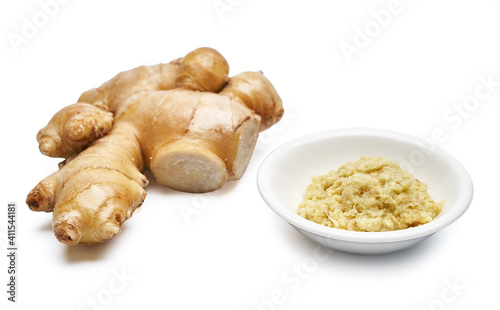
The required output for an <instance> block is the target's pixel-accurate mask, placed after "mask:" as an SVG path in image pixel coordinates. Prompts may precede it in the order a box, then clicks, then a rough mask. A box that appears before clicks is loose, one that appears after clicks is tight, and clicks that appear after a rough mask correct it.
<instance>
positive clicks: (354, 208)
mask: <svg viewBox="0 0 500 310" xmlns="http://www.w3.org/2000/svg"><path fill="white" fill-rule="evenodd" d="M427 189H428V186H427V184H426V183H424V182H421V181H419V180H417V179H415V178H414V177H413V176H412V175H411V174H410V173H409V172H407V171H404V170H403V169H402V168H401V167H400V166H399V165H398V164H397V163H396V162H394V161H391V160H389V159H387V158H384V157H380V156H361V158H360V159H359V160H358V161H353V162H348V163H346V164H344V165H342V166H340V167H339V169H338V170H336V171H330V172H329V173H327V174H326V175H322V176H316V177H313V179H312V183H311V184H310V185H309V186H308V187H307V189H306V193H305V195H304V200H303V201H302V202H301V203H300V204H299V208H298V210H297V213H298V214H299V215H300V216H302V217H304V218H306V219H308V220H311V221H313V222H316V223H318V224H322V225H325V226H328V227H333V228H340V229H346V230H354V231H368V232H377V231H391V230H400V229H406V228H409V227H415V226H419V225H422V224H425V223H428V222H430V221H432V220H433V219H434V218H435V217H436V216H437V215H438V214H439V213H440V212H441V209H442V207H443V204H444V202H435V201H434V199H432V197H431V196H430V195H429V193H428V192H427Z"/></svg>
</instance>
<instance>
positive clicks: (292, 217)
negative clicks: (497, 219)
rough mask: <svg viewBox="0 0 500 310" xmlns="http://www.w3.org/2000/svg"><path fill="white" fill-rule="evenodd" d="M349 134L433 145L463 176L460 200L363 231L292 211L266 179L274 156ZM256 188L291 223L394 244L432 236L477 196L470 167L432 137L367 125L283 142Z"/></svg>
mask: <svg viewBox="0 0 500 310" xmlns="http://www.w3.org/2000/svg"><path fill="white" fill-rule="evenodd" d="M346 136H367V137H377V138H386V139H390V140H394V141H396V142H405V143H411V144H413V145H415V147H416V148H418V149H423V146H426V145H427V146H428V145H430V144H431V145H432V152H433V153H435V154H437V155H438V156H440V157H443V158H444V159H445V160H446V162H448V163H449V164H450V167H453V169H454V171H455V172H456V173H458V174H459V175H460V178H459V180H458V181H457V183H458V184H459V185H460V189H461V190H460V191H459V195H460V196H459V199H457V203H456V204H455V206H454V207H453V208H451V209H450V210H449V211H448V212H446V213H445V214H443V216H441V217H439V218H436V219H434V220H433V221H431V222H429V223H426V224H423V225H420V226H417V227H411V228H407V229H402V230H395V231H385V232H360V231H350V230H344V229H338V228H332V227H327V226H323V225H321V224H318V223H315V222H312V221H310V220H307V219H305V218H303V217H301V216H300V215H298V214H296V213H295V212H291V210H290V209H289V208H288V207H287V206H286V205H285V204H284V203H283V202H281V201H280V200H279V199H278V198H277V197H276V195H274V194H273V192H272V191H271V190H270V187H269V186H266V184H267V183H266V182H267V180H268V176H269V173H270V171H271V170H270V168H272V166H271V164H272V161H273V159H274V158H275V157H279V156H280V154H281V153H283V152H286V151H287V150H289V149H290V148H293V147H296V146H299V145H301V144H305V143H306V142H319V141H322V140H326V139H334V138H340V137H346ZM257 188H258V191H259V193H260V195H261V197H262V199H263V200H264V201H265V202H266V204H267V205H268V206H269V207H270V208H271V210H273V211H274V213H276V214H277V215H278V216H280V217H281V218H283V219H284V220H286V221H287V222H288V223H289V224H291V225H292V226H294V227H296V228H300V229H302V230H305V231H307V232H309V233H312V234H315V235H318V236H322V237H326V238H329V239H335V240H340V241H348V242H358V243H392V242H401V241H406V240H412V239H417V238H422V237H426V236H430V235H432V234H434V233H435V232H437V231H439V230H441V229H443V228H445V227H447V226H448V225H450V224H451V223H453V222H455V221H456V220H457V219H458V218H460V217H461V216H462V215H463V214H464V213H465V211H467V209H468V208H469V206H470V204H471V202H472V197H473V195H474V187H473V183H472V179H471V177H470V175H469V173H468V172H467V170H466V169H465V168H464V166H463V165H462V164H461V163H460V162H459V161H458V160H457V159H456V158H455V157H453V156H452V155H451V154H450V153H448V152H447V151H446V150H444V149H443V148H441V147H440V146H439V145H437V144H435V143H433V142H430V141H429V140H426V139H423V138H420V137H416V136H412V135H409V134H405V133H401V132H397V131H392V130H387V129H378V128H368V127H353V128H341V129H331V130H324V131H319V132H315V133H310V134H307V135H304V136H301V137H298V138H295V139H292V140H290V141H288V142H286V143H284V144H282V145H281V146H279V147H277V148H276V149H274V150H273V151H272V152H271V153H269V154H268V155H267V156H266V158H264V160H263V161H262V163H261V165H260V167H259V169H258V171H257Z"/></svg>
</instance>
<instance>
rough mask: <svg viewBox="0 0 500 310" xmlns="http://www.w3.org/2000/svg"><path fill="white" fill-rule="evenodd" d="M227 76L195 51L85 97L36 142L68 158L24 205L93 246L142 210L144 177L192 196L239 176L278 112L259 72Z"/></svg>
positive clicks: (215, 59)
mask: <svg viewBox="0 0 500 310" xmlns="http://www.w3.org/2000/svg"><path fill="white" fill-rule="evenodd" d="M228 72H229V65H228V63H227V61H226V59H225V58H224V57H223V56H222V55H221V54H220V53H219V52H218V51H216V50H214V49H212V48H199V49H196V50H194V51H192V52H190V53H188V54H187V55H186V56H185V57H182V58H179V59H176V60H174V61H172V62H170V63H167V64H158V65H154V66H141V67H138V68H135V69H132V70H129V71H125V72H121V73H119V74H117V75H116V76H115V77H114V78H112V79H111V80H109V81H108V82H106V83H104V84H102V85H101V86H100V87H98V88H94V89H91V90H88V91H86V92H84V93H83V94H82V95H81V96H80V98H79V100H78V102H77V103H75V104H72V105H70V106H68V107H65V108H63V109H62V110H61V111H59V112H58V113H56V114H55V116H54V117H53V118H52V119H51V121H50V122H49V124H48V125H47V126H45V127H44V128H42V129H41V130H40V131H39V133H38V135H37V140H38V142H39V148H40V151H41V152H42V153H43V154H44V155H47V156H51V157H61V158H65V160H64V161H63V162H62V164H61V165H60V170H59V171H57V172H55V173H53V174H52V175H50V176H49V177H47V178H45V179H44V180H42V181H41V182H40V183H39V184H38V185H37V186H35V188H33V190H31V192H30V193H29V194H28V197H27V199H26V202H27V204H28V206H29V208H30V209H31V210H33V211H45V212H53V228H54V233H55V235H56V237H57V239H58V240H59V241H61V242H63V243H65V244H68V245H73V244H78V243H83V244H92V243H98V242H102V241H104V240H106V239H109V238H111V237H113V236H114V235H115V234H116V233H118V232H119V231H120V228H121V225H122V224H123V222H124V221H125V220H126V219H128V218H130V217H131V216H132V214H133V212H134V211H135V210H136V209H137V208H138V207H139V206H140V205H141V204H142V203H143V201H144V199H145V198H146V191H145V190H144V187H146V185H147V184H148V181H147V180H146V177H145V176H144V174H143V173H144V171H145V170H151V172H152V173H153V175H154V177H155V178H156V180H157V181H158V182H159V183H160V184H162V185H164V186H166V187H169V188H172V189H175V190H180V191H186V192H195V193H200V192H208V191H213V190H216V189H219V188H220V187H221V186H223V185H224V184H225V183H226V181H230V180H238V179H239V178H241V176H242V175H243V173H244V172H245V169H246V167H247V165H248V163H249V161H250V157H251V155H252V152H253V149H254V147H255V144H256V141H257V137H258V134H259V132H260V131H262V130H264V129H266V128H268V127H270V126H272V125H273V124H274V123H276V122H278V121H279V120H280V119H281V117H282V116H283V106H282V104H281V99H280V97H279V96H278V94H277V92H276V90H275V89H274V87H273V86H272V84H271V83H270V82H269V80H268V79H267V78H266V77H264V75H263V74H262V72H243V73H240V74H238V75H236V76H234V77H232V78H229V77H228ZM233 79H234V83H232V82H231V81H232V80H233ZM261 120H265V122H264V123H261ZM159 232H160V231H159Z"/></svg>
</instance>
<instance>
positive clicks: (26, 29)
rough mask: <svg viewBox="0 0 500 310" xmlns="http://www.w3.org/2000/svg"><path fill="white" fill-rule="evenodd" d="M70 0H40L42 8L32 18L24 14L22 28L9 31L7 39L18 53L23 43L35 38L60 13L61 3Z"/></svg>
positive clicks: (39, 4) (39, 3)
mask: <svg viewBox="0 0 500 310" xmlns="http://www.w3.org/2000/svg"><path fill="white" fill-rule="evenodd" d="M68 2H69V0H40V1H38V6H39V7H40V9H39V10H38V11H36V12H35V13H33V15H32V16H31V18H28V17H26V16H23V17H22V18H21V28H20V29H19V32H18V33H16V32H12V31H11V32H9V33H8V34H7V39H9V42H10V45H11V46H12V48H13V49H14V51H15V52H16V53H17V52H19V48H20V47H21V46H22V45H26V44H28V43H29V42H30V40H31V39H33V38H35V37H36V36H37V35H38V33H39V32H40V29H42V28H45V27H46V26H47V25H48V24H49V21H50V20H51V19H52V18H54V17H56V16H57V14H58V13H59V10H60V8H61V5H64V4H67V3H68Z"/></svg>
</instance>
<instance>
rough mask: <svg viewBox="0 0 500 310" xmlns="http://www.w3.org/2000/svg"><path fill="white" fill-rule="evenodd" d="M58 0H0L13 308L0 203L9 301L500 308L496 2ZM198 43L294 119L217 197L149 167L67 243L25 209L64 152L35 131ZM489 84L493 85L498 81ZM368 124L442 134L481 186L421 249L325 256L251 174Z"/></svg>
mask: <svg viewBox="0 0 500 310" xmlns="http://www.w3.org/2000/svg"><path fill="white" fill-rule="evenodd" d="M62 2H63V1H61V3H59V2H53V1H52V5H51V6H48V8H47V7H46V8H45V9H44V8H43V7H44V6H43V3H51V1H49V0H41V1H33V0H28V1H2V3H1V4H0V23H1V33H0V49H1V53H2V54H1V55H2V57H1V58H0V62H1V71H0V78H1V81H0V83H1V85H2V86H1V98H2V103H1V109H2V113H1V115H2V122H1V126H2V127H1V132H2V137H3V142H2V151H1V156H2V157H1V158H2V161H1V162H2V163H3V166H2V174H1V183H2V185H1V191H0V193H1V200H0V202H1V204H2V207H3V206H5V207H6V205H7V203H8V202H10V201H13V202H17V204H18V236H17V237H18V244H19V252H18V262H17V263H18V285H19V286H18V288H17V290H18V296H17V298H18V299H17V300H18V302H17V303H16V304H13V303H10V302H7V297H8V296H7V294H6V288H7V285H6V283H7V266H8V265H7V264H8V261H7V257H6V254H7V252H6V247H7V244H6V226H7V214H6V213H7V212H6V211H5V208H2V210H4V211H2V212H0V229H1V234H0V236H1V238H0V243H1V248H2V250H1V251H0V252H1V253H3V254H2V255H1V256H0V275H1V276H0V279H1V282H0V283H1V284H2V285H1V287H2V289H0V291H1V293H0V296H1V305H2V306H1V308H2V309H6V308H5V306H7V309H35V308H41V309H66V310H67V309H135V308H140V309H266V310H271V309H398V310H399V309H415V310H417V309H473V308H477V309H480V308H483V309H497V308H498V304H499V303H500V302H499V300H498V288H499V285H498V279H499V276H500V270H499V267H498V266H499V264H498V261H499V260H500V257H499V254H498V253H499V251H497V250H496V248H497V247H498V246H497V245H498V235H499V232H498V218H499V216H500V211H499V209H500V206H499V203H498V193H499V190H498V184H499V183H498V174H499V173H500V168H499V166H498V164H497V163H498V158H499V157H500V151H499V147H498V144H499V143H500V140H499V139H498V133H499V132H500V125H499V122H498V115H500V106H499V104H498V103H499V98H500V94H499V93H500V85H499V84H498V82H500V44H499V40H500V38H499V36H498V31H499V29H500V19H499V18H498V16H500V15H499V13H500V2H498V1H494V0H474V1H451V0H449V1H430V0H413V1H410V0H401V1H390V0H377V1H367V0H366V1H307V2H306V1H264V0H259V1H257V0H254V1H249V0H248V1H247V0H232V1H231V0H220V1H214V0H205V1H201V0H200V1H175V2H174V1H148V0H145V1H123V0H121V1H118V0H115V1H77V0H74V1H66V3H64V4H63V3H62ZM54 3H56V4H57V6H54V5H53V4H54ZM214 4H218V5H219V11H218V10H217V9H216V7H215V6H214ZM224 5H226V7H225V8H226V10H225V11H221V10H222V8H223V6H224ZM227 6H229V7H227ZM44 10H45V11H44ZM387 12H389V13H387ZM34 19H35V21H34ZM377 20H378V21H377ZM35 22H36V24H38V26H36V25H35V28H36V29H30V30H31V32H27V30H26V27H28V26H26V24H27V23H33V24H34V23H35ZM28 28H29V27H28ZM23 31H24V34H23ZM200 46H211V47H214V48H216V49H217V50H219V51H220V52H221V53H222V54H223V55H225V57H226V58H227V60H228V62H229V64H230V66H231V72H230V74H231V75H234V74H237V73H239V72H241V71H246V70H262V71H263V72H264V73H265V75H266V76H267V77H268V78H269V79H270V80H271V81H272V83H273V84H274V85H275V87H276V89H277V90H278V92H279V94H280V95H281V97H282V99H283V103H284V106H285V111H286V114H285V117H284V119H283V120H282V121H281V122H280V123H279V124H277V125H276V126H275V127H274V128H272V129H270V130H269V131H267V132H263V133H262V134H261V136H260V138H259V139H260V141H259V143H258V146H257V149H256V150H255V153H254V155H253V157H252V160H251V162H250V164H249V166H248V169H247V171H246V173H245V175H244V176H243V178H242V179H241V180H239V181H238V182H232V183H228V184H226V185H225V186H224V187H223V188H222V189H221V190H219V191H216V192H213V193H210V194H206V195H194V194H186V193H179V192H174V191H172V190H169V189H166V188H163V187H161V186H159V185H158V184H157V183H155V182H154V181H153V180H152V179H151V178H150V180H151V183H150V185H149V186H148V188H147V190H148V197H147V198H146V201H145V203H144V205H143V206H142V208H141V210H140V211H139V212H136V213H135V214H134V216H133V217H132V218H131V219H130V220H128V221H127V222H126V223H125V224H124V226H123V230H122V232H121V233H120V234H119V235H117V236H116V237H115V238H114V239H112V240H110V241H108V242H105V243H103V244H99V245H95V246H73V247H67V246H64V245H63V244H60V243H59V242H58V241H57V240H56V239H55V237H54V236H53V233H52V230H51V215H50V214H46V213H34V212H31V211H30V210H29V209H28V207H27V206H26V204H25V203H24V201H25V198H26V195H27V194H28V192H29V191H30V190H31V188H33V187H34V186H35V185H36V184H37V183H38V182H39V181H40V180H41V179H43V178H44V177H46V176H47V175H49V174H50V173H52V172H54V171H55V170H56V169H57V163H58V162H59V160H58V159H50V158H48V157H45V156H43V155H41V154H40V153H39V151H38V146H37V143H36V139H35V136H36V133H37V131H38V130H39V129H40V128H42V127H43V126H45V124H46V123H47V122H48V121H49V119H50V118H51V117H52V115H53V114H54V113H56V112H57V111H58V110H60V109H61V108H62V107H64V106H66V105H68V104H71V103H74V102H75V101H76V99H77V98H78V97H79V95H80V93H82V92H83V91H85V90H87V89H89V88H92V87H97V86H99V85H100V84H101V83H103V82H105V81H106V80H108V79H110V78H111V77H113V76H114V75H115V74H116V73H118V72H120V71H123V70H128V69H131V68H134V67H136V66H139V65H151V64H156V63H160V62H168V61H170V60H172V59H174V58H177V57H181V56H183V55H185V54H186V53H187V52H189V51H191V50H192V49H194V48H196V47H200ZM342 46H343V47H344V50H345V49H346V47H347V46H350V48H351V49H350V50H349V51H350V54H349V53H347V54H346V53H344V52H343V49H342ZM481 78H483V79H491V80H492V81H496V82H493V85H494V86H490V88H491V89H490V91H489V92H484V90H485V89H486V88H484V86H480V85H482V84H481V82H480V79H481ZM495 83H497V84H495ZM481 87H482V91H483V93H482V95H484V96H482V99H481V100H479V99H477V97H475V96H476V95H477V94H476V90H477V89H478V88H481ZM474 97H475V98H476V99H474ZM474 100H475V101H474ZM358 126H362V127H375V128H385V129H390V130H396V131H400V132H404V133H408V134H412V135H415V136H419V137H423V138H429V139H432V134H433V132H436V130H441V131H442V132H444V137H442V139H440V140H439V141H435V142H437V143H438V144H439V145H440V146H441V147H443V148H444V149H446V150H447V151H449V152H450V153H451V154H453V155H454V156H455V157H456V158H457V159H458V160H460V161H461V162H462V164H463V165H464V166H465V167H466V169H467V170H468V171H469V173H470V175H471V177H472V179H473V181H474V186H475V196H474V200H473V203H472V205H471V207H470V209H469V210H468V211H467V212H466V213H465V215H464V216H463V217H462V218H460V219H459V220H458V221H457V222H455V223H454V224H453V225H451V226H449V227H448V228H446V229H445V230H443V231H441V232H439V233H438V234H436V235H434V236H433V237H431V238H430V239H428V240H426V241H425V242H423V243H421V244H420V245H418V246H416V247H414V248H411V249H409V250H405V251H401V252H397V253H394V254H390V255H383V256H361V255H352V254H345V253H340V252H330V253H327V254H325V252H321V251H323V249H322V248H318V245H316V244H315V243H313V242H311V241H310V240H308V239H306V238H305V237H303V236H302V235H300V234H299V233H298V232H296V231H295V230H293V228H292V227H291V226H289V225H288V224H287V223H285V222H284V221H283V220H282V219H280V218H279V217H278V216H277V215H275V214H274V213H273V212H272V211H271V210H270V209H269V208H268V207H267V206H266V205H265V203H264V202H263V201H262V200H261V198H260V196H259V194H258V191H257V187H256V181H255V180H256V173H257V169H258V167H259V165H260V163H261V162H262V160H263V159H264V158H265V156H266V155H267V154H269V153H270V152H271V151H272V150H273V149H275V148H276V147H278V146H279V145H281V144H283V143H285V142H286V141H289V140H291V139H293V138H295V137H299V136H302V135H305V134H308V133H312V132H316V131H320V130H327V129H335V128H345V127H358ZM148 177H150V175H148ZM186 210H188V211H189V210H190V211H193V210H195V211H196V212H195V214H191V215H189V216H187V215H186V213H183V211H184V212H186ZM320 254H321V255H320Z"/></svg>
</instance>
